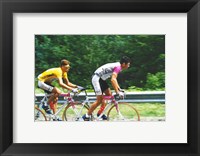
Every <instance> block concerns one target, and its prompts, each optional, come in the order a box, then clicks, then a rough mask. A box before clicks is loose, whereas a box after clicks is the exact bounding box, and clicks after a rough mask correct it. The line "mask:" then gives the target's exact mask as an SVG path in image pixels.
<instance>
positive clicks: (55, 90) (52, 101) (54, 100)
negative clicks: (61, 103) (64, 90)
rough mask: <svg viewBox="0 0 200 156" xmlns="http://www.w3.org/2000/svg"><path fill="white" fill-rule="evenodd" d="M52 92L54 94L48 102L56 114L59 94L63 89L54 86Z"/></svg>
mask: <svg viewBox="0 0 200 156" xmlns="http://www.w3.org/2000/svg"><path fill="white" fill-rule="evenodd" d="M52 93H54V94H53V95H52V96H51V97H50V98H49V99H48V103H49V105H50V108H51V109H52V110H53V114H55V113H56V110H57V102H58V96H59V94H61V91H60V90H59V89H58V88H56V87H54V88H53V90H52Z"/></svg>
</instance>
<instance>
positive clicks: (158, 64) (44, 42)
mask: <svg viewBox="0 0 200 156" xmlns="http://www.w3.org/2000/svg"><path fill="white" fill-rule="evenodd" d="M124 55H126V56H129V57H130V58H131V66H130V68H129V69H128V70H126V71H123V72H121V73H120V74H119V75H118V82H119V84H120V86H121V88H126V89H127V88H129V87H131V86H135V87H136V88H135V89H136V90H138V89H139V88H142V89H141V90H144V89H150V90H154V89H156V90H157V89H163V87H164V85H165V84H164V83H165V82H163V81H162V83H163V84H160V85H157V84H156V85H153V84H152V83H154V82H156V83H157V81H153V80H149V79H152V78H149V77H150V76H148V73H151V74H155V73H159V72H163V73H164V72H165V36H164V35H36V36H35V77H36V78H37V76H38V75H39V74H40V73H42V72H43V71H45V70H47V69H49V68H53V67H58V66H59V65H60V60H62V59H67V60H69V61H70V62H71V69H70V71H69V73H68V75H69V80H70V82H72V83H75V84H78V85H82V86H84V87H87V88H90V89H92V85H91V76H92V74H93V72H94V71H95V70H96V69H97V68H98V67H99V66H101V65H103V64H106V63H109V62H116V61H119V60H120V58H121V57H122V56H124ZM147 81H148V82H147ZM149 81H152V82H149ZM155 86H156V87H155ZM160 87H161V88H160Z"/></svg>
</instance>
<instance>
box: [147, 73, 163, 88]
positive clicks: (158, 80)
mask: <svg viewBox="0 0 200 156" xmlns="http://www.w3.org/2000/svg"><path fill="white" fill-rule="evenodd" d="M145 87H146V88H147V89H149V90H164V88H165V73H164V72H158V73H156V74H150V73H148V74H147V82H146V85H145Z"/></svg>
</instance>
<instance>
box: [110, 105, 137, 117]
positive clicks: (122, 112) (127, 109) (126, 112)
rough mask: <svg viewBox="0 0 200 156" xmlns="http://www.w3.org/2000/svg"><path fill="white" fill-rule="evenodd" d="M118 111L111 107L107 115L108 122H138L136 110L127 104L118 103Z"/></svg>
mask: <svg viewBox="0 0 200 156" xmlns="http://www.w3.org/2000/svg"><path fill="white" fill-rule="evenodd" d="M118 110H119V111H117V109H116V106H115V105H113V106H112V107H111V108H110V109H109V111H108V114H107V117H108V120H109V121H140V115H139V113H138V111H137V109H136V108H135V107H133V106H131V105H130V104H128V103H118Z"/></svg>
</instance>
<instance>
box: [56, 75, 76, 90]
mask: <svg viewBox="0 0 200 156" xmlns="http://www.w3.org/2000/svg"><path fill="white" fill-rule="evenodd" d="M58 83H59V85H60V86H61V87H63V88H65V89H68V90H72V89H73V88H72V87H70V86H68V85H67V84H65V83H64V82H63V80H62V78H58Z"/></svg>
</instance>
